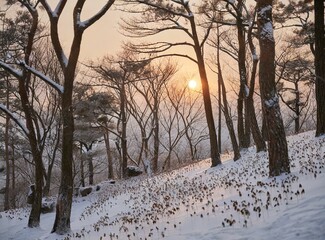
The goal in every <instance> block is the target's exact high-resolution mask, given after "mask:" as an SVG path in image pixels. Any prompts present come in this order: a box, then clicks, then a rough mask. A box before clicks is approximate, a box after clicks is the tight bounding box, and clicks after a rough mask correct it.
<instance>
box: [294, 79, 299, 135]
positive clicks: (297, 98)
mask: <svg viewBox="0 0 325 240" xmlns="http://www.w3.org/2000/svg"><path fill="white" fill-rule="evenodd" d="M294 84H295V93H296V99H295V133H296V134H298V133H299V131H300V93H299V86H298V80H297V81H295V83H294Z"/></svg>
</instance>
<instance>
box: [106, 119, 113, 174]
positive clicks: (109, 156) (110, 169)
mask: <svg viewBox="0 0 325 240" xmlns="http://www.w3.org/2000/svg"><path fill="white" fill-rule="evenodd" d="M106 127H108V126H107V124H106ZM104 140H105V146H106V154H107V165H108V166H107V170H108V171H107V178H108V179H114V170H113V159H112V154H111V147H110V144H109V132H108V130H106V129H105V133H104Z"/></svg>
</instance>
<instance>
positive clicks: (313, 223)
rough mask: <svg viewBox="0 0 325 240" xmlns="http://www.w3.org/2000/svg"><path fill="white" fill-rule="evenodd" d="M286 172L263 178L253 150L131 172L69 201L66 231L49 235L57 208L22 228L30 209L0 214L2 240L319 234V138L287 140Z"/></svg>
mask: <svg viewBox="0 0 325 240" xmlns="http://www.w3.org/2000/svg"><path fill="white" fill-rule="evenodd" d="M288 146H289V151H290V153H289V154H290V159H291V171H292V173H291V174H286V175H282V176H279V177H276V178H268V167H267V154H266V153H258V154H256V153H255V149H254V148H250V149H248V150H247V151H245V152H242V158H241V159H240V160H239V161H237V162H233V161H232V160H229V159H230V157H229V156H227V157H226V156H224V157H223V164H222V166H218V167H215V168H210V161H209V160H205V161H201V162H199V163H196V164H192V165H190V166H187V167H184V168H182V169H179V170H175V171H171V172H169V173H165V174H161V175H159V176H156V177H153V178H150V179H146V178H145V177H143V176H142V177H136V178H131V179H129V180H125V181H118V182H116V183H115V184H110V183H109V182H103V183H101V184H100V186H101V189H100V190H99V191H97V192H93V193H91V194H90V195H88V196H87V197H78V198H75V199H74V203H73V209H72V216H71V228H72V230H71V233H69V234H68V235H65V236H60V235H56V234H50V231H51V228H52V224H53V221H54V217H55V213H49V214H44V215H42V216H41V226H40V228H37V229H29V228H27V227H26V226H27V221H28V211H29V210H28V209H18V210H12V211H9V212H1V213H0V239H3V240H4V239H15V240H18V239H24V240H28V239H50V240H52V239H122V240H124V239H126V240H127V239H138V240H140V239H143V240H144V239H148V240H149V239H175V240H176V239H177V240H182V239H184V240H185V239H186V240H191V239H193V240H194V239H200V240H210V239H211V240H212V239H213V240H216V239H295V240H298V239H309V240H314V239H325V169H324V168H325V137H320V138H315V137H314V132H307V133H303V134H300V135H297V136H292V137H289V138H288Z"/></svg>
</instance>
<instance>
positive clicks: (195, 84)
mask: <svg viewBox="0 0 325 240" xmlns="http://www.w3.org/2000/svg"><path fill="white" fill-rule="evenodd" d="M188 87H189V88H190V89H195V88H196V87H197V82H196V80H194V79H192V80H190V81H189V82H188Z"/></svg>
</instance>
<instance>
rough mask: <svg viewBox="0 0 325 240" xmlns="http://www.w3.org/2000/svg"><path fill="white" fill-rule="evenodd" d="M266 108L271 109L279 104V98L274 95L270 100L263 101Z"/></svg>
mask: <svg viewBox="0 0 325 240" xmlns="http://www.w3.org/2000/svg"><path fill="white" fill-rule="evenodd" d="M264 103H265V105H266V107H268V108H272V107H274V106H277V105H278V104H279V97H278V96H277V95H276V94H275V95H274V96H273V97H272V98H270V99H268V100H265V101H264Z"/></svg>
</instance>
